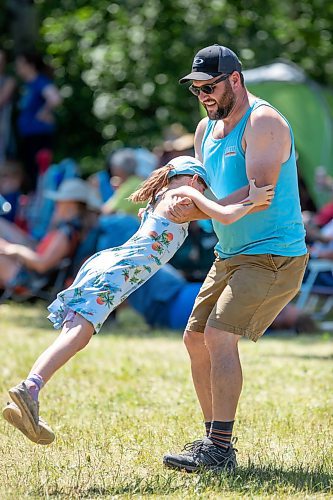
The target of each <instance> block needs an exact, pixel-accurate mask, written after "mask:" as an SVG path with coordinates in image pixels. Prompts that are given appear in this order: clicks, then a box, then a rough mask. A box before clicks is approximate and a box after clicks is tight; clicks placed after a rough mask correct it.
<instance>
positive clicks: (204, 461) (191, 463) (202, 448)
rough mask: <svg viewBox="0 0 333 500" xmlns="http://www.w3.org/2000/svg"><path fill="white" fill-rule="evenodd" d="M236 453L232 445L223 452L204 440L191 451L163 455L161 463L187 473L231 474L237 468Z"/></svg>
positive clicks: (209, 441)
mask: <svg viewBox="0 0 333 500" xmlns="http://www.w3.org/2000/svg"><path fill="white" fill-rule="evenodd" d="M236 451H237V450H236V449H235V448H234V447H233V445H232V444H230V446H229V448H228V449H227V450H226V451H224V450H223V449H222V448H220V447H219V446H216V445H215V444H214V443H213V442H212V441H211V440H210V439H208V438H205V439H203V440H202V441H201V444H199V445H198V446H194V447H193V449H192V450H191V451H188V452H185V453H180V454H179V455H165V456H164V458H163V463H164V465H166V466H167V467H171V468H173V469H180V470H186V471H187V472H194V471H200V470H211V471H216V472H218V471H223V470H224V471H227V472H233V471H234V470H235V468H236V467H237V460H236V453H235V452H236Z"/></svg>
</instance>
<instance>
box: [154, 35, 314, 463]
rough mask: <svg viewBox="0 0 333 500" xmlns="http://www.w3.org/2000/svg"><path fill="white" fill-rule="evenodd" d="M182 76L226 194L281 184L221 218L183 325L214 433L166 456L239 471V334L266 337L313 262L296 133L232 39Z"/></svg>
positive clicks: (221, 196)
mask: <svg viewBox="0 0 333 500" xmlns="http://www.w3.org/2000/svg"><path fill="white" fill-rule="evenodd" d="M180 83H181V84H184V83H190V85H189V90H190V92H191V93H192V94H194V95H195V96H196V97H197V98H198V100H199V102H200V104H201V105H202V106H203V107H204V108H205V110H206V113H207V117H206V118H204V119H203V120H201V121H200V122H199V124H198V126H197V129H196V132H195V140H194V143H195V155H196V157H197V158H198V159H200V160H201V161H202V162H203V164H204V168H205V170H206V174H207V178H208V184H209V186H210V188H211V190H212V192H213V193H214V195H215V196H216V198H217V199H218V200H219V202H218V203H219V204H221V205H225V204H228V203H235V202H237V201H239V200H242V199H243V198H244V197H245V196H246V195H247V193H248V189H249V179H251V178H255V179H256V181H257V183H258V185H259V186H262V185H264V184H267V183H270V184H273V185H274V186H275V189H276V195H275V197H274V200H273V202H272V204H271V205H270V206H268V207H264V208H265V209H263V208H262V207H261V208H260V207H259V208H253V210H251V212H250V213H249V214H248V215H247V216H246V217H244V218H243V219H241V220H239V221H238V222H237V223H236V224H232V225H229V226H225V225H223V224H221V223H220V222H219V221H215V220H214V221H213V226H214V230H215V233H216V236H217V238H218V243H217V245H216V247H215V252H216V260H215V262H214V263H213V266H212V268H211V270H210V271H209V273H208V275H207V278H206V280H205V281H204V283H203V286H202V288H201V290H200V292H199V294H198V296H197V299H196V301H195V304H194V308H193V310H192V314H191V315H190V318H189V320H188V324H187V327H186V329H185V334H184V342H185V345H186V348H187V350H188V352H189V356H190V359H191V366H192V376H193V383H194V386H195V389H196V393H197V397H198V401H199V404H200V406H201V410H202V413H203V416H204V421H205V430H206V432H205V437H204V438H203V439H200V440H195V441H194V442H193V443H191V444H188V445H187V446H186V447H185V449H184V450H183V451H181V452H179V453H168V454H167V455H165V456H164V464H165V465H166V466H168V467H171V468H175V469H178V470H182V469H185V470H187V471H194V470H202V469H206V470H211V469H212V470H223V469H224V470H234V469H235V467H236V465H237V461H236V455H235V450H234V448H233V446H232V432H233V425H234V420H235V415H236V409H237V405H238V400H239V397H240V394H241V388H242V369H241V364H240V359H239V353H238V342H239V339H240V338H241V337H248V338H250V339H251V340H253V341H257V340H258V339H259V338H260V337H261V336H262V335H263V333H264V332H265V330H266V329H267V328H268V327H269V326H270V324H271V323H272V322H273V320H274V318H276V317H277V315H278V314H279V312H280V311H281V310H282V309H283V308H284V307H285V306H286V304H287V303H288V302H290V300H291V299H292V298H293V297H294V296H295V295H296V294H297V292H298V290H299V288H300V286H301V282H302V278H303V275H304V271H305V267H306V264H307V261H308V254H307V249H306V245H305V238H304V237H305V231H304V226H303V221H302V215H301V209H300V202H299V192H298V183H297V169H296V154H295V145H294V137H293V133H292V130H291V127H290V125H289V123H288V122H287V120H286V119H285V117H283V116H282V115H281V113H280V112H279V111H278V110H276V109H275V108H274V107H273V106H272V105H271V104H269V103H268V102H266V101H263V100H262V99H260V98H258V97H256V96H254V95H252V94H250V93H249V92H248V90H247V89H246V87H245V84H244V78H243V74H242V64H241V61H240V60H239V58H238V56H237V55H236V54H235V52H233V51H232V50H231V49H230V48H228V47H225V46H222V45H218V44H214V45H211V46H209V47H204V48H203V49H201V50H199V51H198V52H197V54H196V55H195V56H194V59H193V63H192V68H191V71H190V73H188V74H187V75H185V76H184V77H183V78H181V79H180ZM167 213H168V217H169V218H170V220H172V221H173V222H178V223H184V222H186V221H188V220H193V219H200V218H203V217H205V216H204V215H202V214H200V211H199V210H198V208H197V207H195V206H194V205H187V206H184V205H183V204H181V203H179V202H177V200H173V202H172V203H171V204H170V206H169V210H168V212H167Z"/></svg>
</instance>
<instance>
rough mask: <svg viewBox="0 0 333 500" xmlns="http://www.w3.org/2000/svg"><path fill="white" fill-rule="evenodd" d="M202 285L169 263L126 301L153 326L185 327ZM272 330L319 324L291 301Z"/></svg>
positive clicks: (312, 327) (308, 328) (302, 330)
mask: <svg viewBox="0 0 333 500" xmlns="http://www.w3.org/2000/svg"><path fill="white" fill-rule="evenodd" d="M201 284H202V283H192V282H189V281H186V279H185V278H184V277H183V276H182V274H181V273H180V272H179V271H177V269H175V268H173V267H172V266H171V265H170V264H166V265H165V266H164V267H163V268H162V269H160V270H159V271H158V272H157V273H156V274H155V275H154V276H152V277H151V278H150V280H149V281H147V282H146V283H144V284H143V285H142V286H141V287H140V288H138V289H137V290H136V291H135V292H133V293H132V295H130V296H129V297H128V298H127V302H126V303H127V304H128V305H129V306H131V307H132V308H133V309H134V310H135V311H136V312H138V313H139V314H140V315H141V316H143V318H144V319H145V321H146V323H147V324H148V325H149V326H151V327H154V328H170V329H174V330H184V328H185V327H186V324H187V320H188V318H189V316H190V313H191V311H192V308H193V305H194V301H195V298H196V296H197V295H198V292H199V290H200V287H201ZM269 330H294V331H296V332H297V333H307V332H311V333H313V332H315V331H316V325H315V322H314V321H313V320H312V318H311V317H310V316H309V314H306V313H302V311H300V310H299V309H298V308H296V306H294V305H293V304H288V305H287V306H286V307H285V308H284V309H283V310H282V311H281V312H280V314H279V315H278V316H277V317H276V318H275V320H274V322H273V324H272V325H271V326H270V328H269Z"/></svg>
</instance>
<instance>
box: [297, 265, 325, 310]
mask: <svg viewBox="0 0 333 500" xmlns="http://www.w3.org/2000/svg"><path fill="white" fill-rule="evenodd" d="M320 273H330V274H332V283H333V261H332V260H323V259H311V260H310V261H309V264H308V274H307V276H306V278H305V279H304V281H303V284H302V287H301V290H300V293H299V295H298V298H297V300H296V304H295V305H296V307H298V308H299V309H302V310H308V311H310V312H312V313H313V316H314V318H316V319H322V318H324V317H325V316H326V315H327V314H328V313H329V312H330V311H331V310H332V308H333V286H330V285H327V286H324V285H318V284H316V281H317V279H318V277H319V275H320ZM319 304H320V306H319V307H318V305H319Z"/></svg>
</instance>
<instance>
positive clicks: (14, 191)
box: [0, 50, 333, 331]
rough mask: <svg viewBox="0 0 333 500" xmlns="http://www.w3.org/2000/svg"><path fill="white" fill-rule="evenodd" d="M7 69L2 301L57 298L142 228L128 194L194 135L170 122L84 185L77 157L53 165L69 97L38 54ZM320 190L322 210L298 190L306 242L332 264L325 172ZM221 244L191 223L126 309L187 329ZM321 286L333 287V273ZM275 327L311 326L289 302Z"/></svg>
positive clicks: (208, 228) (0, 55)
mask: <svg viewBox="0 0 333 500" xmlns="http://www.w3.org/2000/svg"><path fill="white" fill-rule="evenodd" d="M6 63H7V60H6V54H5V52H4V51H2V50H0V289H1V293H2V297H1V299H0V300H2V301H4V300H7V299H13V300H25V299H27V298H33V297H42V298H46V299H48V300H51V299H53V298H54V295H55V294H56V293H57V292H58V291H59V290H60V289H62V288H63V287H64V286H68V285H69V284H70V282H71V280H73V278H74V277H75V275H76V273H77V271H78V269H79V267H80V266H81V264H82V263H83V262H84V261H85V260H86V259H87V258H88V257H90V256H91V255H92V254H93V253H95V252H96V251H100V250H104V249H106V248H109V247H114V246H119V245H121V244H122V243H124V242H125V241H126V240H127V239H128V238H130V237H131V236H132V235H133V234H134V233H135V232H136V230H137V229H138V227H139V225H140V219H139V217H138V210H139V208H140V206H138V205H134V204H133V203H131V202H130V201H129V200H128V197H129V195H130V194H131V193H132V192H133V191H135V190H136V189H137V187H138V186H139V184H140V183H141V182H142V181H143V180H144V179H146V178H147V177H148V176H149V175H150V173H151V172H152V171H153V170H154V169H156V168H159V167H160V166H162V165H165V164H167V163H168V161H169V160H170V159H172V158H174V157H176V156H180V155H193V154H194V136H193V134H191V133H189V132H188V131H186V130H185V129H184V128H183V127H182V126H181V125H180V124H173V125H171V126H170V127H169V128H168V130H166V131H165V137H163V138H161V143H160V146H158V147H157V148H156V149H155V150H154V151H149V150H147V149H145V148H141V147H140V146H139V145H138V147H136V148H128V147H124V148H122V149H118V150H116V151H113V152H112V153H111V154H110V155H109V156H108V157H107V158H106V159H105V166H104V168H103V169H102V170H100V171H98V172H97V173H94V174H92V175H91V176H90V177H88V178H86V179H83V178H82V175H81V171H80V165H78V164H77V163H76V162H75V161H73V160H72V159H70V158H65V159H63V160H62V161H60V162H57V163H54V161H53V149H54V144H55V135H56V110H57V108H58V107H59V106H61V104H62V99H61V96H60V92H59V90H58V89H57V87H56V85H55V84H54V82H53V79H52V70H51V68H50V67H49V66H48V65H47V64H45V62H44V61H43V58H42V57H41V56H40V55H38V54H36V53H21V54H18V55H17V56H16V59H15V72H16V74H15V75H10V74H8V73H7V69H6V68H7V66H6ZM18 82H20V83H18ZM324 177H325V178H324ZM318 178H319V176H318ZM320 188H321V189H325V190H328V191H329V192H331V193H332V201H331V202H329V203H328V204H327V205H325V206H324V207H322V209H321V210H320V211H319V212H318V213H316V212H315V211H314V207H315V205H314V204H312V203H311V199H310V198H309V195H308V193H307V191H306V189H305V187H304V185H302V184H301V185H300V192H301V200H302V199H303V205H304V206H303V208H304V211H303V214H304V222H305V225H306V228H307V241H308V246H309V251H310V253H311V256H312V258H315V259H321V258H324V259H331V260H332V262H333V179H332V178H331V177H330V176H328V175H325V176H323V175H321V177H320ZM305 208H306V209H307V210H305ZM308 208H310V210H308ZM216 242H217V239H216V237H215V234H214V232H213V229H212V225H211V222H210V221H194V222H192V223H191V224H190V229H189V237H188V238H187V240H186V241H185V243H184V245H183V246H182V247H181V248H180V249H179V251H178V252H177V253H176V255H175V256H174V257H173V259H172V260H171V261H170V264H169V265H167V266H166V267H165V268H163V269H161V270H160V271H159V272H158V273H157V274H156V275H155V276H154V277H153V278H152V279H151V280H149V281H148V282H147V283H145V284H144V285H143V286H142V287H141V288H139V289H138V290H137V291H136V292H135V293H134V294H133V295H132V296H131V297H130V298H129V299H128V304H129V305H130V306H131V307H133V308H134V309H136V310H137V311H138V312H139V313H140V314H141V315H143V317H144V318H145V320H146V321H147V323H148V324H150V325H151V326H159V327H160V326H164V327H170V328H183V327H184V326H185V323H186V319H187V317H188V315H189V313H190V311H191V308H192V305H193V302H194V298H195V296H196V294H197V292H198V290H199V288H200V284H201V282H202V281H203V279H204V277H205V275H206V274H207V272H208V270H209V268H210V266H211V264H212V262H213V259H214V246H215V244H216ZM321 274H323V273H321ZM325 280H326V281H325ZM324 281H325V284H326V285H327V286H331V287H333V276H332V273H328V274H327V275H326V277H324ZM274 327H275V328H293V329H295V330H296V331H305V330H313V329H314V324H313V322H312V321H311V317H309V316H308V315H306V314H303V313H302V312H301V311H299V310H297V308H296V307H295V306H293V305H289V306H287V307H286V308H285V309H284V310H283V311H282V313H281V314H280V315H279V317H278V318H277V320H276V321H275V323H274V324H273V328H274Z"/></svg>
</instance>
